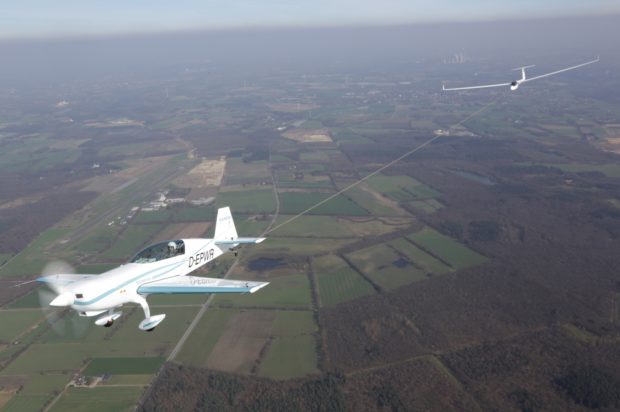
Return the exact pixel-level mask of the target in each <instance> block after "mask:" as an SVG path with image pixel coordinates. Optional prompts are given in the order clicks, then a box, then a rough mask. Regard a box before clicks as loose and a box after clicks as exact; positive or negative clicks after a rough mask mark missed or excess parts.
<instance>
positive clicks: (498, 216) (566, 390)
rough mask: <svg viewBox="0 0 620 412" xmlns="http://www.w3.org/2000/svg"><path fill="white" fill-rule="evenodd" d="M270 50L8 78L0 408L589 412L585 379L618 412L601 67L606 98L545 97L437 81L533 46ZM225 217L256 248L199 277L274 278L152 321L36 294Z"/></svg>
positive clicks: (598, 94)
mask: <svg viewBox="0 0 620 412" xmlns="http://www.w3.org/2000/svg"><path fill="white" fill-rule="evenodd" d="M373 30H375V29H374V28H373ZM376 30H377V32H379V31H380V30H379V29H376ZM401 30H405V28H400V27H399V28H394V29H393V32H394V38H396V35H398V36H400V33H401ZM373 33H374V31H373ZM259 34H260V33H257V34H256V36H257V38H261V37H260V36H262V34H260V35H259ZM221 35H222V36H226V35H227V34H226V33H223V34H221ZM334 35H335V34H334ZM187 36H189V37H191V36H190V34H187ZM291 36H292V35H291ZM358 36H361V37H362V38H363V37H364V36H362V32H361V31H360V32H359V33H353V32H352V36H351V39H356V38H358ZM373 36H374V35H373ZM273 37H274V38H275V37H276V36H273ZM291 38H293V37H291ZM406 38H421V37H419V36H417V37H416V36H413V37H406ZM272 40H273V38H271V39H269V41H266V42H265V44H264V45H261V47H257V49H256V50H252V53H249V54H248V56H250V58H249V60H248V63H247V64H239V63H240V62H234V64H233V62H230V61H227V58H226V56H225V54H226V53H215V52H213V50H212V49H211V47H213V45H212V43H217V44H219V43H218V42H209V41H206V42H205V41H200V43H199V44H200V47H199V48H192V49H194V50H198V51H199V53H197V55H196V56H189V57H187V58H181V59H177V57H178V56H176V55H175V53H171V54H170V55H169V56H168V55H167V56H168V57H166V62H165V64H163V63H162V65H159V64H154V65H153V67H150V66H149V67H148V68H146V70H144V68H143V67H142V68H140V67H133V66H131V65H128V66H125V65H124V64H114V66H115V67H117V69H118V72H117V73H115V74H105V75H102V76H101V77H96V78H92V79H81V78H78V77H80V76H76V78H75V79H66V80H63V81H59V82H56V81H44V82H43V83H44V84H45V86H44V87H41V86H37V87H36V88H34V89H32V90H30V91H28V90H29V89H28V88H25V87H22V86H21V85H20V83H19V82H17V83H16V84H15V85H13V83H12V82H10V79H11V78H10V76H8V75H7V76H8V77H6V79H8V80H9V82H10V83H8V84H11V87H10V88H8V89H7V90H5V91H6V93H2V94H0V107H2V109H3V111H2V113H3V115H2V118H1V119H0V147H1V148H2V151H1V155H0V171H1V172H2V173H0V212H1V213H0V229H1V230H0V278H1V280H2V286H3V288H2V293H1V294H0V297H1V299H0V386H1V387H2V391H1V393H0V410H9V411H11V410H19V411H21V410H35V411H36V410H50V411H52V412H53V411H60V410H76V411H79V410H89V411H91V410H92V411H97V410H101V411H112V410H114V411H117V410H139V411H150V410H154V409H160V410H211V409H213V410H256V409H261V410H312V409H321V410H358V409H364V408H366V409H385V410H518V409H527V407H531V409H541V410H543V409H553V408H554V407H557V405H562V407H563V408H564V407H565V409H566V410H581V409H583V408H584V405H581V404H579V402H578V400H575V399H574V398H572V397H571V393H574V389H575V387H577V388H581V386H580V385H581V384H583V383H584V382H587V381H588V377H590V376H596V377H597V379H599V381H600V382H602V384H601V385H600V386H599V388H603V389H605V391H607V392H605V393H603V395H605V396H602V395H601V397H600V398H597V399H596V400H597V401H602V402H603V403H604V402H607V404H606V405H603V404H602V403H601V405H602V406H601V409H604V408H607V409H610V410H612V409H614V408H617V407H618V405H620V404H614V403H613V402H612V401H610V399H611V400H613V399H620V395H618V393H620V392H619V391H616V389H615V388H617V382H619V381H620V374H619V372H618V371H620V367H617V359H618V333H619V332H618V319H619V316H620V315H619V313H618V298H619V295H618V287H617V286H618V285H617V268H618V267H620V258H619V257H618V254H617V250H618V246H619V239H620V224H619V223H618V222H619V220H618V219H619V216H620V215H619V212H618V204H619V199H620V189H619V183H618V177H619V176H620V172H619V170H620V169H619V167H618V166H617V165H618V158H617V156H618V154H617V141H616V140H617V136H616V135H617V133H618V130H619V128H618V127H617V125H618V124H620V119H617V117H618V115H617V114H618V110H617V106H618V105H617V97H616V96H615V95H614V93H613V90H616V89H617V88H616V87H615V86H616V85H617V83H618V79H617V78H616V77H617V76H616V77H614V74H615V73H617V72H618V71H617V70H615V68H616V66H617V65H618V62H613V60H614V59H613V57H610V58H609V59H610V60H609V61H608V62H606V63H605V64H608V65H609V66H607V67H606V68H605V69H603V70H602V72H601V73H604V75H605V76H606V77H605V79H606V82H607V83H608V84H607V83H605V84H606V86H605V88H601V87H598V88H593V87H591V85H592V79H593V78H594V77H589V76H594V74H588V72H586V71H584V72H582V76H583V77H579V76H575V77H573V78H571V79H570V81H569V80H568V78H567V80H566V82H565V83H562V82H558V83H553V84H552V83H548V85H553V93H551V92H550V91H549V90H550V89H549V88H546V87H541V88H525V87H524V88H523V91H521V89H520V90H519V92H518V93H511V94H503V93H502V92H500V91H499V90H498V91H494V90H491V91H488V93H487V91H485V92H484V93H480V94H478V93H473V92H471V93H470V92H465V93H462V94H461V93H457V94H451V95H448V94H445V93H442V92H441V90H440V88H441V87H440V86H441V82H442V81H444V80H445V79H456V78H461V79H462V81H463V82H465V81H466V80H467V78H466V76H467V74H468V73H480V75H484V76H487V75H488V74H489V72H490V71H495V70H496V69H497V70H500V69H501V70H503V69H505V67H513V65H514V64H513V63H512V62H511V60H510V59H514V60H520V59H521V58H523V59H526V57H527V59H530V58H532V57H535V56H532V55H531V54H530V53H533V54H535V53H536V51H535V50H528V51H527V56H519V55H518V54H514V55H511V57H510V58H508V57H506V56H504V55H501V54H498V56H503V57H502V59H504V60H501V59H499V58H493V57H492V56H482V55H481V53H480V52H476V51H475V50H472V51H471V56H467V59H465V60H466V61H464V62H463V63H462V64H461V63H459V64H453V63H452V60H453V59H451V57H450V56H448V57H445V56H443V55H442V54H444V53H445V52H444V51H443V50H436V51H435V52H434V53H436V55H434V56H426V57H424V56H423V52H422V51H417V50H414V49H415V47H413V46H412V47H413V48H412V49H411V50H409V49H406V48H405V49H403V48H402V47H400V46H398V45H396V46H395V47H394V48H393V49H394V50H398V51H397V52H395V51H393V50H392V49H391V48H389V49H388V48H386V49H385V50H382V53H384V55H385V56H386V57H390V56H392V54H395V55H397V56H396V57H397V59H396V60H394V61H392V60H391V59H386V61H381V62H379V61H374V60H375V59H371V58H369V56H372V55H366V54H365V52H359V51H356V50H355V48H351V50H349V49H348V46H347V51H346V53H344V54H343V53H333V54H331V53H330V51H329V50H328V49H329V48H330V47H331V46H332V45H330V44H325V46H324V47H325V49H326V50H325V54H324V55H323V53H322V52H323V51H321V56H322V58H320V59H314V57H315V56H312V55H311V53H310V52H309V51H308V50H307V49H306V48H304V47H300V48H299V49H295V50H290V49H288V48H286V47H285V48H283V49H282V50H278V54H282V55H284V56H286V59H287V63H286V64H284V61H282V62H280V61H277V62H278V70H271V69H269V68H272V67H275V66H274V62H271V61H268V62H265V64H264V65H263V64H261V59H263V58H264V56H263V54H266V53H264V52H263V50H264V49H262V47H266V46H265V45H266V44H271V43H270V42H271V41H272ZM100 41H101V43H102V44H103V43H105V42H106V41H108V40H105V39H102V40H100ZM235 41H237V40H235ZM52 43H53V42H52ZM164 43H165V42H164ZM321 43H322V44H323V43H325V42H321ZM372 43H373V42H372V41H370V42H368V44H365V45H364V47H363V49H364V50H365V48H366V46H368V47H375V46H373V45H372ZM224 44H226V43H224ZM346 44H349V41H347V42H346ZM448 46H449V47H447V48H446V50H452V49H453V45H452V44H451V45H448ZM22 47H23V48H24V50H25V49H27V47H29V46H28V45H27V44H23V45H20V48H22ZM47 47H49V49H50V50H52V49H53V47H55V45H54V44H51V43H50V44H49V45H47V46H46V49H47ZM343 47H344V46H343ZM187 48H189V47H187ZM101 50H118V48H117V47H109V48H102V49H101ZM561 50H563V49H561V48H560V49H558V52H557V53H556V54H557V55H558V56H559V55H560V54H561V53H560V52H561ZM148 53H149V48H144V50H141V51H140V53H137V55H140V56H141V55H143V54H148ZM179 53H181V51H180V49H179ZM297 53H299V54H297ZM358 53H359V54H360V55H359V56H358V57H356V56H357V54H358ZM450 53H452V52H450ZM468 53H469V51H468ZM612 54H613V53H610V55H612ZM343 56H344V58H343ZM392 57H394V56H392ZM539 57H541V63H544V60H545V59H547V60H548V59H549V58H550V56H549V55H543V56H539ZM556 57H557V56H555V57H554V58H556ZM128 58H129V56H128ZM158 58H160V59H161V57H158ZM246 58H247V56H246V57H243V59H246ZM558 58H559V57H558ZM243 59H241V57H240V60H243ZM566 59H569V58H568V57H566ZM69 60H71V61H72V62H73V63H75V64H78V63H79V62H77V61H74V60H72V59H69ZM616 60H617V59H616ZM7 62H9V63H11V61H10V60H9V59H8V58H7ZM442 62H443V63H442ZM255 63H256V64H255ZM280 63H282V64H281V65H280ZM289 64H290V66H289ZM492 65H495V67H490V66H492ZM263 66H264V67H263ZM592 67H594V66H592ZM541 69H542V68H541ZM29 70H33V71H36V70H38V69H37V68H36V67H35V68H29ZM101 70H104V71H105V67H102V68H101ZM50 71H51V72H52V71H53V70H50ZM54 72H55V71H54ZM24 73H30V71H25V72H24ZM67 73H68V74H67V77H72V76H71V73H73V72H72V71H68V72H67ZM599 74H600V73H599ZM50 76H51V74H50ZM472 76H473V74H472ZM463 77H465V78H463ZM42 79H47V77H42ZM471 80H475V79H471ZM540 84H541V86H544V84H545V83H540ZM604 89H605V90H604ZM506 93H508V92H506ZM61 96H62V97H61ZM508 96H509V97H508ZM59 98H62V99H63V100H62V101H60V102H59ZM65 100H66V101H65ZM429 139H432V140H429ZM418 147H419V148H423V149H424V150H420V151H416V152H415V153H413V154H412V155H411V156H407V157H405V158H403V159H401V160H400V161H399V162H396V163H394V162H393V161H394V159H398V158H400V157H402V156H403V154H405V153H409V152H411V151H412V150H413V149H415V148H418ZM388 165H389V167H386V166H388ZM225 206H228V207H230V208H231V210H232V213H233V216H234V218H235V222H236V227H237V230H238V233H239V235H240V236H262V235H264V236H265V237H266V240H265V241H264V242H262V243H260V244H257V245H243V246H242V247H240V248H238V249H236V250H235V252H238V253H229V254H227V255H225V256H223V257H222V258H220V259H218V260H217V261H215V262H211V263H209V265H208V266H207V267H205V268H204V269H201V270H199V271H196V272H195V273H194V275H195V276H212V277H227V278H230V279H247V280H257V281H265V282H269V285H268V286H267V287H265V288H263V289H261V290H259V291H257V292H256V293H253V294H241V295H237V294H232V293H231V294H221V295H217V296H209V295H156V294H152V295H150V296H148V297H147V299H148V302H149V304H150V308H151V311H152V313H153V314H159V313H165V314H166V319H165V320H164V322H163V323H162V324H161V325H160V326H158V327H157V329H156V330H154V331H153V332H152V333H144V332H142V331H140V330H139V329H138V327H137V326H138V324H139V323H140V321H142V320H143V318H144V313H143V311H142V309H141V308H140V307H139V306H138V305H136V304H125V305H123V307H122V308H119V310H120V311H122V312H123V314H122V316H121V317H120V318H119V319H118V320H117V321H115V323H114V324H113V325H112V326H111V327H110V328H101V327H97V326H95V325H94V322H93V321H94V318H88V317H84V316H79V315H78V314H77V313H75V311H69V310H62V309H50V308H47V307H45V306H46V304H45V302H46V301H49V298H50V296H52V294H51V291H49V290H47V289H46V288H44V287H40V286H36V283H28V282H30V281H32V280H34V279H36V278H37V277H38V276H41V274H49V273H47V272H48V271H49V269H47V270H46V269H45V268H46V266H47V265H48V263H50V262H53V261H57V260H61V261H66V262H67V263H68V264H69V265H72V266H73V267H74V268H75V272H76V273H84V274H98V273H102V272H105V271H106V270H109V269H112V268H114V267H116V266H118V265H121V264H124V263H126V262H127V260H128V259H130V258H131V256H133V255H134V254H135V253H136V252H138V251H140V249H141V248H143V247H144V246H146V245H148V244H152V243H154V242H162V241H166V240H169V239H173V238H174V239H182V238H193V237H208V236H212V235H213V233H214V224H213V222H214V219H215V216H216V211H217V208H219V207H225ZM67 271H68V272H70V271H72V270H71V269H70V268H68V269H67ZM128 287H131V286H128ZM42 303H43V306H44V307H43V308H41V307H40V306H41V304H42ZM549 348H553V350H549ZM567 359H570V361H571V362H566V360H567ZM82 377H84V379H85V380H86V381H87V383H88V385H82V386H83V387H73V386H69V384H70V382H71V381H82V379H81V378H82ZM584 377H585V378H584ZM89 385H90V386H92V387H87V386H89ZM412 387H414V390H411V388H412ZM592 392H593V393H594V394H595V395H596V394H598V395H600V392H601V391H592ZM603 392H604V391H603ZM598 395H597V396H598ZM607 395H608V396H607Z"/></svg>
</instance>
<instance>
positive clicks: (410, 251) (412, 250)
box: [389, 239, 451, 274]
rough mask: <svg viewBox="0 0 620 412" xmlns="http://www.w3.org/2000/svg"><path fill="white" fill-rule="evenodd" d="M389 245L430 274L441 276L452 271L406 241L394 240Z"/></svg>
mask: <svg viewBox="0 0 620 412" xmlns="http://www.w3.org/2000/svg"><path fill="white" fill-rule="evenodd" d="M389 245H390V246H392V247H393V248H395V249H396V250H398V251H399V252H400V253H402V254H403V255H405V256H407V258H408V259H409V260H410V261H411V262H413V263H414V264H415V265H416V266H421V267H422V268H424V269H426V270H427V271H428V272H429V273H433V274H441V273H446V272H449V271H450V270H451V269H450V267H449V266H446V265H445V264H444V263H442V262H441V261H439V260H437V259H435V258H434V257H432V256H431V255H429V254H428V253H425V252H424V251H423V250H422V249H420V248H418V247H417V246H415V245H414V244H413V243H411V242H410V241H408V240H406V239H396V240H393V241H391V242H390V243H389Z"/></svg>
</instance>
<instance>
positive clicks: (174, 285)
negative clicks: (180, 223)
mask: <svg viewBox="0 0 620 412" xmlns="http://www.w3.org/2000/svg"><path fill="white" fill-rule="evenodd" d="M268 284H269V282H250V281H245V280H228V279H218V278H203V277H199V276H176V277H173V278H169V279H163V280H159V281H156V282H151V283H146V284H144V285H141V286H140V287H139V288H138V293H144V294H150V293H254V292H256V291H257V290H259V289H261V288H264V287H265V286H267V285H268Z"/></svg>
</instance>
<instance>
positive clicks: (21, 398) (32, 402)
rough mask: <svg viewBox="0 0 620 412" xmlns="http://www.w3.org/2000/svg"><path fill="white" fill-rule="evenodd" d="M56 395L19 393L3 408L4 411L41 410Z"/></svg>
mask: <svg viewBox="0 0 620 412" xmlns="http://www.w3.org/2000/svg"><path fill="white" fill-rule="evenodd" d="M53 396H54V395H52V394H48V395H26V394H21V393H18V394H17V395H15V396H13V397H12V398H11V400H10V401H8V402H7V404H6V405H4V408H2V411H3V412H24V411H40V410H42V409H43V408H44V406H45V404H46V403H47V402H48V401H50V400H51V399H52V397H53Z"/></svg>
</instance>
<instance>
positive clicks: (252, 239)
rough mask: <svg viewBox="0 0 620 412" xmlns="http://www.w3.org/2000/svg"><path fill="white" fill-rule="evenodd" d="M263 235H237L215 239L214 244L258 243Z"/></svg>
mask: <svg viewBox="0 0 620 412" xmlns="http://www.w3.org/2000/svg"><path fill="white" fill-rule="evenodd" d="M263 240H265V238H264V237H238V238H235V239H230V240H217V239H216V240H215V244H216V245H240V244H243V243H260V242H262V241H263Z"/></svg>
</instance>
